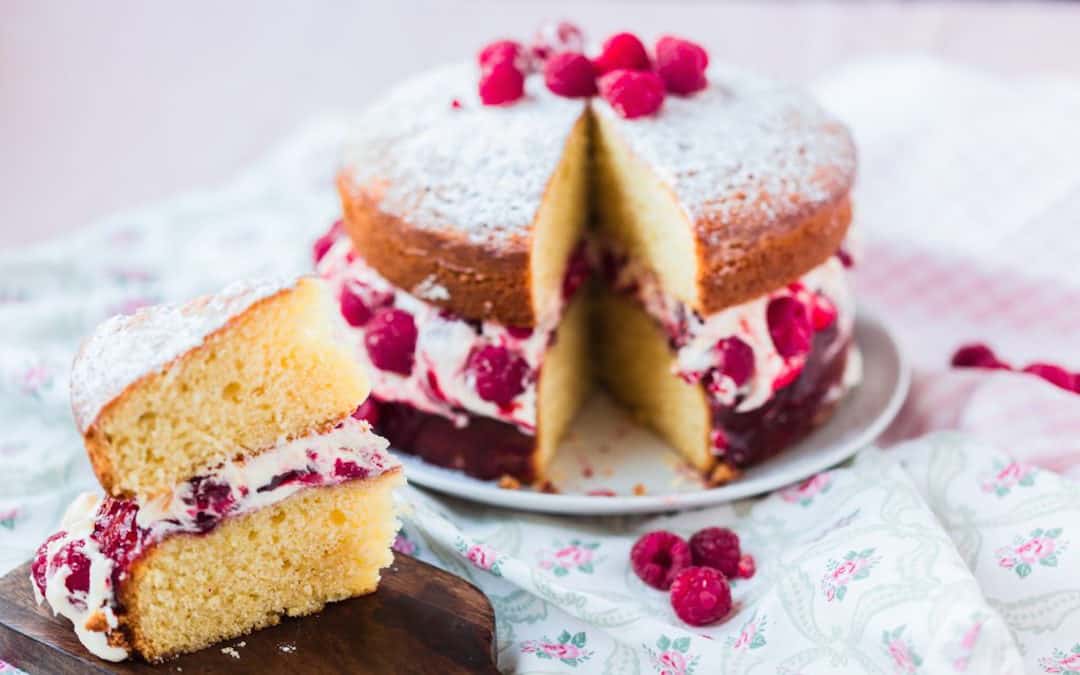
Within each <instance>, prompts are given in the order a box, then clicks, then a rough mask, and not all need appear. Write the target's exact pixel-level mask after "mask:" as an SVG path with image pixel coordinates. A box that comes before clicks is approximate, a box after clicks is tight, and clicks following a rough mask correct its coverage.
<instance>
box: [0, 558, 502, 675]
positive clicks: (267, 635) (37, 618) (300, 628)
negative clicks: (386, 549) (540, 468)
mask: <svg viewBox="0 0 1080 675" xmlns="http://www.w3.org/2000/svg"><path fill="white" fill-rule="evenodd" d="M241 641H243V642H245V643H246V644H245V645H244V646H243V647H239V646H237V644H238V643H239V642H241ZM290 646H292V647H295V649H292V650H290V649H289V647H290ZM222 647H233V648H235V650H236V652H237V653H238V654H239V658H235V657H233V656H230V655H228V654H225V653H223V652H222V651H221V649H222ZM0 658H2V659H4V660H5V661H8V662H9V663H11V664H12V665H14V666H17V667H19V668H22V669H23V670H26V671H27V672H29V673H32V674H34V675H36V674H37V673H50V674H51V673H57V674H66V673H177V672H182V673H183V674H184V675H189V674H191V673H230V674H231V673H264V674H266V675H274V674H275V673H290V674H293V673H297V672H303V673H380V674H383V673H440V674H441V673H447V674H449V673H495V672H497V671H496V669H495V613H494V611H493V610H492V608H491V603H489V602H488V600H487V598H486V597H484V594H483V593H481V592H480V590H479V589H477V588H476V587H475V586H473V585H472V584H470V583H468V582H467V581H464V580H463V579H461V578H459V577H456V576H454V575H452V574H449V573H447V572H444V571H442V570H440V569H438V568H435V567H432V566H431V565H428V564H427V563H423V562H420V561H419V560H416V559H414V558H410V557H408V556H405V555H400V554H399V555H398V556H397V558H396V560H395V561H394V564H393V565H392V566H391V567H390V568H389V569H387V570H385V571H384V572H383V579H382V583H381V584H380V585H379V590H378V591H376V592H375V593H373V594H372V595H368V596H364V597H361V598H352V599H351V600H345V601H343V602H337V603H333V604H331V605H328V606H327V607H326V609H324V610H323V611H322V612H320V613H319V614H316V615H313V616H309V617H303V618H299V619H288V618H286V619H283V620H282V622H281V623H280V624H279V625H277V626H273V627H270V628H266V629H263V630H261V631H257V632H255V633H252V634H251V635H247V636H245V637H242V638H237V639H235V640H228V641H226V642H223V643H220V644H218V645H216V646H213V647H210V648H208V649H204V650H203V651H201V652H196V653H194V654H186V655H184V656H181V657H178V658H176V659H174V660H171V661H167V662H166V663H163V664H159V665H149V664H146V663H142V662H140V661H129V662H124V663H109V662H107V661H102V660H100V659H98V658H96V657H94V656H92V655H91V654H90V653H89V652H87V651H86V650H85V649H84V648H83V646H82V644H81V643H80V642H79V640H78V638H77V637H76V636H75V633H74V631H73V630H72V628H71V624H70V622H68V621H67V620H66V619H64V618H62V617H54V616H53V615H52V612H51V610H50V609H49V608H48V606H47V605H44V606H41V607H39V606H38V605H37V604H36V603H35V602H34V595H33V590H32V589H31V588H30V564H29V563H27V564H25V565H23V566H21V567H19V568H17V569H15V570H12V571H11V572H10V573H9V574H7V575H6V576H4V577H3V578H0Z"/></svg>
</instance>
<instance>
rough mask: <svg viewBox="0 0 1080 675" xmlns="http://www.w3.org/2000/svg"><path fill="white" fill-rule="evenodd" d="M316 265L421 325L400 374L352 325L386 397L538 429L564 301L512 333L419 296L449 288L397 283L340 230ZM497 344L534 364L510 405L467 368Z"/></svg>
mask: <svg viewBox="0 0 1080 675" xmlns="http://www.w3.org/2000/svg"><path fill="white" fill-rule="evenodd" d="M317 270H318V273H319V275H320V276H321V277H322V278H323V279H325V280H326V281H327V282H328V283H329V284H330V287H331V289H332V290H333V292H334V295H335V297H340V296H341V294H342V291H343V290H344V289H345V288H346V286H348V288H349V289H350V291H351V292H353V293H356V294H357V295H359V296H360V297H362V298H364V299H365V301H367V300H370V301H371V302H370V303H368V304H369V306H375V305H377V306H391V305H392V306H394V307H397V308H399V309H403V310H405V311H406V312H408V313H409V314H411V315H412V317H413V321H414V322H415V324H416V331H417V340H416V352H415V354H414V362H413V368H412V371H411V372H410V373H409V374H408V375H401V374H399V373H394V372H390V371H386V370H381V369H379V368H377V367H375V365H374V364H373V363H372V362H371V358H370V356H369V355H368V352H367V348H366V347H365V346H364V329H363V327H350V329H351V330H349V333H350V335H351V342H352V345H353V351H354V352H355V354H356V357H357V359H359V361H360V362H361V363H363V364H364V366H365V367H366V368H367V371H368V372H369V373H370V374H371V378H372V387H371V389H372V394H373V395H374V396H375V398H377V399H379V400H381V401H395V402H402V403H408V404H409V405H411V406H412V407H414V408H416V409H418V410H421V411H423V412H427V413H432V414H436V415H441V416H443V417H446V418H448V419H450V420H452V421H453V422H454V423H455V424H456V425H457V426H459V427H463V426H465V425H466V424H468V414H467V413H469V414H473V415H480V416H483V417H491V418H494V419H498V420H502V421H504V422H508V423H510V424H514V425H516V426H517V427H518V428H519V429H521V430H522V431H524V432H526V433H530V434H532V433H535V430H536V384H537V383H536V379H537V378H536V374H537V373H538V372H539V370H540V365H541V363H542V361H543V358H544V353H545V352H546V351H547V349H548V347H549V346H550V343H551V337H552V335H553V334H554V332H555V329H556V328H558V325H559V321H560V319H561V317H562V311H563V309H564V307H563V306H562V305H563V303H559V305H558V306H555V307H551V308H548V311H547V312H546V314H545V315H544V316H541V317H540V320H539V321H538V322H537V325H536V326H534V327H533V330H532V332H531V333H530V334H529V335H528V336H527V337H518V336H515V335H514V334H513V332H515V331H514V329H511V328H508V327H506V326H504V325H502V324H499V323H495V322H493V321H484V322H482V323H480V324H479V330H478V329H477V323H476V322H468V321H465V320H464V319H462V318H460V317H455V316H453V315H451V314H449V313H447V312H445V311H444V310H442V309H440V308H439V307H437V306H435V305H432V304H429V303H427V302H424V301H423V300H421V299H420V298H419V297H417V296H418V295H422V296H423V297H426V298H435V297H436V296H437V297H438V298H439V299H444V300H445V299H446V298H448V297H449V294H448V292H447V290H446V288H445V287H442V286H436V285H435V284H434V282H433V281H432V280H430V279H425V280H424V283H422V284H420V285H419V286H418V287H417V288H415V289H413V291H412V292H408V291H405V290H402V289H400V288H397V287H396V286H394V285H393V284H391V283H390V282H389V281H387V280H386V279H385V278H383V277H382V276H381V275H380V274H379V273H378V272H376V271H375V270H374V269H372V268H371V267H370V266H368V265H367V264H366V263H365V262H364V261H363V260H362V259H361V258H359V257H358V256H356V254H355V253H354V251H353V248H352V244H351V242H350V241H349V238H348V237H346V236H339V237H338V239H337V240H336V241H335V242H334V244H333V245H332V246H331V247H330V249H329V250H328V251H327V252H326V254H325V255H324V256H323V257H322V259H320V261H319V263H318V265H317ZM485 345H496V346H501V347H504V348H506V349H508V350H510V351H511V352H512V353H515V354H518V355H519V356H521V357H522V358H523V359H524V360H525V362H526V363H527V364H528V366H529V375H528V376H527V377H526V380H525V389H524V391H522V392H521V393H520V394H518V395H517V396H516V397H515V398H514V400H513V401H512V402H511V405H509V406H507V407H505V408H504V407H500V406H498V405H497V404H495V403H492V402H491V401H485V400H484V399H482V398H480V395H479V394H478V393H477V390H476V377H475V376H474V375H473V373H472V372H471V370H470V369H469V368H468V363H469V357H470V355H471V354H472V353H473V351H474V350H476V349H478V348H480V347H483V346H485Z"/></svg>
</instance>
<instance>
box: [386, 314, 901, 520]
mask: <svg viewBox="0 0 1080 675" xmlns="http://www.w3.org/2000/svg"><path fill="white" fill-rule="evenodd" d="M855 323H856V330H857V328H858V324H860V323H863V324H868V325H870V326H872V327H873V328H874V329H877V330H878V331H879V332H880V333H881V334H882V335H883V336H884V337H885V338H886V339H887V340H886V341H887V344H888V347H889V348H890V349H891V350H892V352H893V355H894V356H895V358H896V363H897V371H898V373H897V378H896V383H895V384H894V386H893V390H892V392H891V394H890V395H889V399H888V401H887V402H886V403H885V406H884V407H883V408H882V411H881V413H880V414H879V415H877V416H876V417H875V418H874V419H873V420H872V421H871V423H870V424H868V425H866V427H864V428H863V429H862V430H860V432H859V433H858V434H857V435H856V436H855V438H854V439H852V440H851V441H849V442H846V443H844V444H841V445H837V446H833V447H829V448H826V449H825V450H824V451H822V452H821V453H820V454H821V457H820V460H821V461H816V462H812V463H811V470H810V473H807V474H806V475H804V476H801V477H800V478H796V479H794V480H801V478H805V477H806V476H809V475H813V474H814V473H817V472H819V471H824V470H826V469H828V468H829V467H832V466H835V465H836V464H839V463H840V462H842V461H844V460H846V459H848V458H850V457H851V456H853V455H854V454H855V453H857V452H858V451H859V450H861V449H863V448H865V447H866V446H868V445H869V444H871V443H873V442H874V441H875V440H876V439H877V438H878V437H879V436H880V435H881V434H882V433H883V432H884V431H885V429H886V428H887V427H888V425H889V424H891V423H892V421H893V420H895V419H896V416H897V415H898V414H899V412H900V408H901V407H902V406H903V404H904V401H905V400H907V394H908V391H909V389H910V388H911V368H910V363H909V360H908V356H907V354H906V352H905V351H904V348H903V347H902V345H901V344H900V341H899V340H898V339H897V338H896V335H895V333H894V332H893V330H892V329H891V328H890V327H889V325H888V323H887V322H885V321H882V320H881V319H880V318H879V317H878V316H877V314H875V313H874V312H872V311H869V310H866V309H864V308H863V307H861V306H857V307H856V314H855ZM826 424H828V423H826ZM391 450H393V448H391ZM395 454H396V455H397V456H398V458H399V459H401V460H402V464H403V465H404V466H405V476H406V479H407V480H408V482H409V484H410V485H411V486H413V487H417V486H419V487H422V488H424V489H427V490H432V491H435V492H438V493H439V494H443V495H448V496H451V497H454V498H456V499H462V500H466V501H469V502H473V503H476V504H483V505H485V506H491V507H497V508H501V509H509V510H517V511H527V512H532V513H548V514H552V515H567V516H570V515H576V516H596V515H626V514H643V513H663V512H671V511H686V510H689V509H695V508H702V507H707V506H718V505H721V504H726V503H728V502H731V501H735V500H737V499H743V498H745V497H752V496H755V495H760V494H765V493H767V492H771V491H773V490H776V489H778V488H780V487H782V486H783V485H787V484H790V483H791V482H792V481H785V482H784V483H782V484H780V485H777V484H771V483H770V484H769V485H766V486H763V485H759V484H757V482H755V481H750V482H741V481H736V482H735V483H732V484H731V485H726V486H723V487H718V488H710V489H705V490H699V491H696V492H685V493H674V494H667V495H641V496H637V495H617V496H614V497H595V496H589V495H580V494H573V495H569V494H547V493H541V492H533V491H523V490H505V489H502V488H499V487H497V486H496V485H495V484H494V481H481V480H479V479H477V478H473V477H471V476H465V475H464V474H461V473H460V472H454V471H453V470H451V469H447V468H445V467H440V466H435V465H430V464H427V463H425V462H424V460H422V459H420V458H418V457H416V456H414V455H409V454H407V453H403V452H396V453H395ZM414 466H419V467H420V472H421V477H420V478H419V479H416V478H414V477H413V475H411V474H412V471H411V469H412V467H414ZM462 479H466V480H467V481H469V482H468V483H461V481H462ZM462 485H465V486H467V488H481V489H480V490H475V489H462V487H461V486H462Z"/></svg>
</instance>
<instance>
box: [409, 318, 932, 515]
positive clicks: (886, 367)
mask: <svg viewBox="0 0 1080 675" xmlns="http://www.w3.org/2000/svg"><path fill="white" fill-rule="evenodd" d="M855 341H856V343H857V344H858V346H859V349H860V350H861V352H862V359H863V379H862V382H861V384H859V386H858V387H856V388H855V389H854V390H853V391H852V392H851V393H849V394H848V396H847V397H846V398H845V399H844V400H843V401H842V402H841V403H840V406H839V407H838V408H837V410H836V413H835V414H834V415H833V417H832V419H830V420H829V422H828V423H826V424H825V425H824V426H823V427H821V428H820V429H817V430H816V431H814V432H813V433H812V434H811V435H810V436H808V437H807V438H806V439H804V440H803V441H802V442H801V443H799V444H798V445H796V446H794V447H792V448H790V449H788V450H786V451H784V452H782V453H780V454H779V455H777V456H776V457H774V458H772V459H770V460H768V461H766V462H763V463H762V464H760V465H757V466H754V467H752V468H750V469H748V470H747V471H746V472H745V473H744V474H743V476H742V477H741V478H740V479H739V480H737V481H735V482H734V483H731V484H730V485H725V486H722V487H716V488H711V489H709V488H706V487H705V486H704V485H703V484H702V481H701V478H700V477H699V476H698V475H697V473H696V472H695V471H693V470H692V469H690V468H689V467H688V466H687V465H686V464H685V463H684V462H683V461H682V460H681V459H680V458H679V457H678V456H677V455H676V454H675V452H674V451H673V450H671V449H670V448H669V447H668V446H667V445H666V444H665V443H664V442H663V441H661V440H660V439H659V438H658V437H657V436H656V435H654V434H652V433H651V432H649V431H647V430H645V429H643V428H641V427H638V426H636V425H635V424H634V423H633V422H631V421H630V419H629V418H628V417H627V415H626V414H625V413H623V412H622V411H621V410H620V409H619V408H618V407H617V406H616V405H615V404H614V403H612V401H611V400H610V399H609V398H608V397H607V396H605V395H603V394H597V395H595V396H593V398H592V399H591V400H590V401H589V402H588V404H587V405H586V406H585V409H584V410H582V412H581V414H580V415H578V418H577V420H575V422H574V425H573V427H572V429H571V431H570V433H569V434H568V437H567V439H566V440H565V441H564V442H563V444H562V446H561V447H560V448H559V451H558V453H557V455H556V458H555V461H554V462H553V466H552V467H551V470H550V478H551V481H552V482H553V483H554V484H555V486H556V487H557V488H558V490H559V493H558V494H545V493H540V492H535V491H532V490H529V489H520V490H506V489H502V488H499V487H498V486H496V485H495V483H494V482H485V481H481V480H477V479H475V478H471V477H469V476H466V475H464V474H462V473H460V472H458V471H451V470H449V469H444V468H442V467H438V466H434V465H432V464H428V463H426V462H424V461H423V460H420V459H418V458H416V457H414V456H411V455H406V454H403V453H398V457H400V458H401V460H402V463H403V464H404V465H405V473H406V475H407V476H408V478H409V481H410V482H412V483H414V484H416V485H422V486H425V487H428V488H431V489H433V490H437V491H439V492H445V493H447V494H451V495H455V496H457V497H461V498H463V499H468V500H472V501H477V502H484V503H487V504H493V505H495V506H505V507H508V508H513V509H523V510H527V511H545V512H548V513H562V514H590V515H591V514H622V513H652V512H658V511H673V510H681V509H688V508H694V507H701V506H710V505H713V504H720V503H723V502H727V501H730V500H733V499H739V498H742V497H748V496H751V495H756V494H761V493H763V492H769V491H771V490H775V489H776V488H779V487H783V486H785V485H788V484H790V483H794V482H796V481H800V480H802V479H804V478H806V477H808V476H810V475H813V474H814V473H817V472H818V471H821V470H823V469H827V468H828V467H830V466H833V465H834V464H837V463H839V462H841V461H843V460H845V459H847V458H848V457H850V456H851V455H853V454H855V452H857V451H858V450H860V449H862V448H864V447H866V446H867V445H868V444H869V443H871V442H872V441H873V440H874V439H875V438H877V436H878V434H880V433H881V432H882V431H884V430H885V427H886V426H887V425H888V424H889V422H891V421H892V419H893V418H894V417H895V416H896V413H897V412H898V411H899V410H900V406H901V404H902V403H903V401H904V398H905V396H906V395H907V390H908V384H909V380H910V375H909V373H908V368H907V363H906V362H905V360H904V357H903V355H902V353H901V352H900V349H899V347H898V346H897V344H896V341H895V340H894V339H893V337H892V335H890V334H889V332H888V330H887V329H886V328H885V326H884V324H882V323H881V322H880V321H878V320H876V319H875V318H873V317H872V316H869V315H867V313H866V312H865V311H860V312H859V313H858V319H857V320H856V324H855ZM635 485H642V486H644V488H645V490H644V494H642V495H635V494H633V490H634V486H635ZM596 490H609V491H614V492H615V496H613V497H612V496H595V495H589V494H588V493H589V492H590V491H596Z"/></svg>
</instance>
